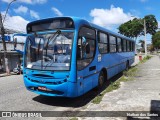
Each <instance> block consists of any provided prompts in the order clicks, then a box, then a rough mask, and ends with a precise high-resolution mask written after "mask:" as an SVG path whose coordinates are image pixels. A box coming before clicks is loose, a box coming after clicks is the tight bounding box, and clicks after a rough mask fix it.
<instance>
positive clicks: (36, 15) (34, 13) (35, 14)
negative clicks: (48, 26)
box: [30, 10, 40, 19]
mask: <svg viewBox="0 0 160 120" xmlns="http://www.w3.org/2000/svg"><path fill="white" fill-rule="evenodd" d="M30 15H31V17H32V18H36V19H39V18H40V17H39V15H38V13H37V12H35V11H33V10H30Z"/></svg>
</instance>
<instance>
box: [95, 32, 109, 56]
mask: <svg viewBox="0 0 160 120" xmlns="http://www.w3.org/2000/svg"><path fill="white" fill-rule="evenodd" d="M100 33H103V34H106V35H107V43H102V42H100ZM97 38H98V40H97V44H98V51H99V53H100V54H108V53H109V52H110V51H109V34H108V33H106V32H104V31H101V30H98V31H97ZM99 43H101V44H107V52H101V51H100V49H99Z"/></svg>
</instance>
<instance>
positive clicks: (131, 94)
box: [85, 56, 160, 120]
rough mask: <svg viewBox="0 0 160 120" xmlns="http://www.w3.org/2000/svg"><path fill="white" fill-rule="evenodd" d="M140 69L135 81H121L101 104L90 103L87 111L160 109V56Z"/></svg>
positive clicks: (141, 65) (140, 66) (154, 57)
mask: <svg viewBox="0 0 160 120" xmlns="http://www.w3.org/2000/svg"><path fill="white" fill-rule="evenodd" d="M138 69H139V71H138V74H137V75H136V77H134V80H133V81H128V82H123V83H121V87H120V88H119V89H118V90H115V91H113V92H110V93H107V94H105V96H104V97H103V99H102V101H101V103H100V104H97V105H96V104H93V103H90V104H89V105H88V107H87V109H86V111H94V110H100V111H148V112H150V111H154V110H158V111H160V58H159V57H158V56H153V57H152V58H151V59H150V60H148V61H147V62H145V63H143V64H139V65H138ZM85 119H87V120H88V119H89V120H90V119H91V118H85ZM92 119H94V118H92ZM100 119H105V118H100ZM109 119H111V118H109ZM115 119H116V120H117V119H118V120H119V119H126V118H115ZM148 119H151V118H150V117H148Z"/></svg>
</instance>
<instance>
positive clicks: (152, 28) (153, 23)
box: [143, 15, 158, 35]
mask: <svg viewBox="0 0 160 120" xmlns="http://www.w3.org/2000/svg"><path fill="white" fill-rule="evenodd" d="M144 19H145V21H146V33H148V34H151V35H154V34H155V33H156V30H157V29H158V22H157V20H156V18H155V16H154V15H147V16H145V17H144V18H143V21H144ZM143 35H144V34H143Z"/></svg>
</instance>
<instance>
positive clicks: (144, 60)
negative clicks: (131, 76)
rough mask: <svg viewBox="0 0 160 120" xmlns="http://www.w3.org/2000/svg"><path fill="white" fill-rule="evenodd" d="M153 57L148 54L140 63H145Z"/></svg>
mask: <svg viewBox="0 0 160 120" xmlns="http://www.w3.org/2000/svg"><path fill="white" fill-rule="evenodd" d="M150 58H151V56H149V55H147V56H146V57H144V58H143V59H142V60H141V62H140V63H144V62H146V61H147V60H149V59H150Z"/></svg>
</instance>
